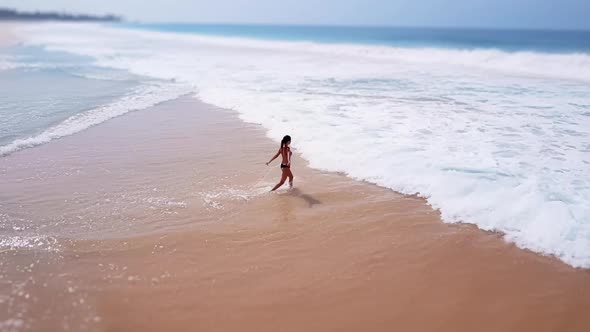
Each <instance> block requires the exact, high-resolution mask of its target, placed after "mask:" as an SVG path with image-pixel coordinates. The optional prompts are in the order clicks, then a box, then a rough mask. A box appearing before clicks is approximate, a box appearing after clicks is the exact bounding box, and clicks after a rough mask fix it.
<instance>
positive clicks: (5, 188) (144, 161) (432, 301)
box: [0, 98, 590, 332]
mask: <svg viewBox="0 0 590 332" xmlns="http://www.w3.org/2000/svg"><path fill="white" fill-rule="evenodd" d="M293 147H294V148H296V147H297V137H293ZM277 148H278V145H277V144H276V143H275V142H271V141H270V140H268V139H267V138H265V137H264V131H263V130H262V129H261V128H260V127H258V126H256V125H249V124H244V123H241V122H240V121H239V120H238V119H237V117H236V115H235V114H234V113H233V112H230V111H226V110H220V109H217V108H215V107H213V106H210V105H205V104H203V103H201V102H199V101H196V100H193V99H190V98H183V99H180V100H177V101H173V102H169V103H165V104H162V105H160V106H157V107H154V108H153V109H151V110H147V111H142V112H135V113H129V114H127V115H125V116H123V117H120V118H117V119H114V120H111V121H108V122H106V123H104V124H102V125H100V126H97V127H94V128H91V129H89V130H87V131H85V132H82V133H80V134H77V135H74V136H70V137H66V138H63V139H60V140H57V141H54V142H51V143H49V144H46V145H43V146H40V147H36V148H32V149H27V150H24V151H21V152H18V153H15V154H13V155H10V156H8V157H5V158H1V159H0V201H1V202H2V207H1V210H0V211H2V212H3V213H4V214H5V215H9V216H18V217H19V218H21V219H22V220H23V224H26V225H27V226H26V227H27V229H34V230H36V231H38V232H39V233H43V234H52V237H51V239H52V240H55V241H57V243H56V244H54V245H52V247H51V248H50V249H47V250H44V251H31V250H22V249H20V250H15V249H13V250H7V251H4V252H2V253H0V256H2V257H0V259H1V261H2V262H3V263H2V265H1V269H2V270H1V271H0V272H1V273H0V275H2V281H5V282H1V283H0V294H11V295H10V296H8V299H10V300H4V301H1V302H0V322H3V321H4V322H6V321H8V320H9V319H16V321H17V322H20V324H22V326H23V327H24V328H23V329H24V330H31V331H32V330H35V331H55V330H63V329H64V326H67V327H68V328H69V329H71V330H82V329H83V330H88V331H174V330H177V331H454V332H455V331H588V330H589V328H590V316H588V315H587V311H588V308H590V273H589V272H588V271H586V270H578V269H574V268H571V267H569V266H567V265H565V264H563V263H561V262H559V261H558V260H556V259H554V258H550V257H543V256H540V255H537V254H535V253H532V252H529V251H526V250H521V249H518V248H516V247H515V246H514V245H511V244H508V243H506V242H505V241H503V240H502V238H501V235H499V234H494V233H488V232H483V231H480V230H478V229H476V228H475V227H473V226H469V225H448V224H444V223H442V222H441V220H440V216H439V214H438V213H437V212H436V211H434V210H432V209H431V208H430V207H429V206H428V205H427V204H426V202H425V201H424V200H423V199H421V198H418V197H412V196H403V195H400V194H397V193H395V192H392V191H390V190H387V189H384V188H380V187H377V186H374V185H370V184H366V183H361V182H357V181H353V180H351V179H349V178H346V177H345V176H343V175H339V174H333V173H324V172H320V171H316V170H312V169H310V168H308V167H307V166H306V163H305V161H304V160H302V159H301V158H300V157H299V156H298V155H295V158H294V165H293V172H294V174H295V184H296V188H295V189H294V190H292V191H287V190H283V191H280V192H279V193H277V194H265V191H266V190H268V189H270V188H271V186H272V185H273V184H274V182H275V181H276V180H278V176H279V174H280V171H279V169H278V163H277V162H275V164H274V165H273V166H272V167H271V168H270V169H269V168H267V167H266V166H265V165H264V162H265V161H266V160H268V159H269V158H270V156H271V155H272V154H273V153H274V152H275V151H276V149H277ZM267 172H268V173H267ZM28 220H31V221H28ZM42 225H43V226H42ZM44 248H46V247H44ZM31 263H32V264H33V266H32V267H31V265H30V264H31ZM27 280H28V281H27ZM31 280H32V281H31ZM8 281H10V283H9V282H8ZM15 281H17V282H15ZM15 284H18V285H21V286H18V287H16V286H14V285H15ZM19 292H20V293H19ZM19 294H20V295H19ZM27 296H28V297H27ZM19 320H20V321H19Z"/></svg>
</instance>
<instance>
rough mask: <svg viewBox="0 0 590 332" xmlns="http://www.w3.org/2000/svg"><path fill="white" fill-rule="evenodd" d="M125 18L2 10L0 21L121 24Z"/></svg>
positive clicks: (0, 11)
mask: <svg viewBox="0 0 590 332" xmlns="http://www.w3.org/2000/svg"><path fill="white" fill-rule="evenodd" d="M122 20H123V18H122V17H121V16H116V15H104V16H96V15H86V14H68V13H58V12H39V11H37V12H20V11H17V10H14V9H7V8H0V21H74V22H96V21H100V22H121V21H122Z"/></svg>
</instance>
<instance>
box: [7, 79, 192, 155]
mask: <svg viewBox="0 0 590 332" xmlns="http://www.w3.org/2000/svg"><path fill="white" fill-rule="evenodd" d="M189 91H190V90H189V89H188V88H187V87H186V86H184V85H179V84H170V83H152V84H144V85H142V86H140V87H138V88H137V89H135V90H134V91H133V92H132V93H130V94H129V95H127V96H125V97H123V98H120V99H118V100H116V101H114V102H112V103H110V104H107V105H103V106H100V107H97V108H94V109H91V110H88V111H86V112H83V113H79V114H76V115H73V116H71V117H69V118H67V119H66V120H64V121H63V122H61V123H59V124H57V125H55V126H53V127H51V128H48V129H46V130H45V131H43V132H42V133H40V134H38V135H34V136H32V137H28V138H25V139H17V140H14V141H12V142H11V143H9V144H6V145H3V146H0V156H5V155H8V154H10V153H13V152H15V151H18V150H21V149H23V148H29V147H34V146H37V145H41V144H44V143H47V142H50V141H51V140H54V139H57V138H61V137H64V136H69V135H72V134H75V133H78V132H80V131H82V130H85V129H87V128H89V127H91V126H95V125H97V124H100V123H102V122H104V121H107V120H110V119H112V118H115V117H118V116H121V115H123V114H125V113H128V112H131V111H136V110H141V109H145V108H148V107H151V106H154V105H156V104H158V103H161V102H164V101H167V100H172V99H175V98H178V97H180V96H182V95H183V94H187V93H188V92H189Z"/></svg>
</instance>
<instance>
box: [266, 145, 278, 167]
mask: <svg viewBox="0 0 590 332" xmlns="http://www.w3.org/2000/svg"><path fill="white" fill-rule="evenodd" d="M280 154H281V149H279V151H278V152H277V154H275V156H274V157H272V159H271V160H270V161H269V162H267V163H266V165H268V164H270V163H272V161H273V160H275V159H277V157H278V156H279V155H280Z"/></svg>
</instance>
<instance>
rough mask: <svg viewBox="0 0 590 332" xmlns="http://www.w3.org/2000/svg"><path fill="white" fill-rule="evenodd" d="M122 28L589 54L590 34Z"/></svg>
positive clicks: (329, 28)
mask: <svg viewBox="0 0 590 332" xmlns="http://www.w3.org/2000/svg"><path fill="white" fill-rule="evenodd" d="M121 26H123V27H126V28H136V29H148V30H155V31H167V32H176V33H192V34H195V33H198V34H207V35H216V36H234V37H248V38H261V39H272V40H291V41H295V40H296V41H315V42H322V43H354V44H374V45H386V46H397V47H439V48H461V49H481V48H488V49H489V48H492V49H500V50H508V51H542V52H556V53H564V52H565V53H567V52H585V53H587V52H590V31H559V30H492V29H459V28H457V29H451V28H446V29H436V28H403V27H346V26H342V27H332V26H278V25H239V24H238V25H227V24H226V25H221V24H178V23H176V24H139V23H125V24H122V25H121Z"/></svg>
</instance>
